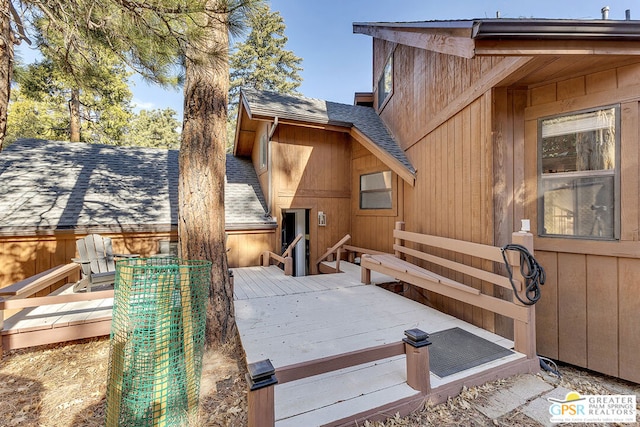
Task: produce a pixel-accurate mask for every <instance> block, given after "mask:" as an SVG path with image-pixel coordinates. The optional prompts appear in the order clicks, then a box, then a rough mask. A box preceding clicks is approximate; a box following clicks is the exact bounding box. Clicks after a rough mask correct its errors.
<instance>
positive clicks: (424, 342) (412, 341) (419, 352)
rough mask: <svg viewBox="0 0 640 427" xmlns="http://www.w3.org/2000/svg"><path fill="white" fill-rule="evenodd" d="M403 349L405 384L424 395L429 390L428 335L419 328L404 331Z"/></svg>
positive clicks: (429, 343)
mask: <svg viewBox="0 0 640 427" xmlns="http://www.w3.org/2000/svg"><path fill="white" fill-rule="evenodd" d="M404 334H405V336H406V337H405V338H403V339H402V341H404V351H405V354H406V355H407V384H409V387H411V388H413V389H414V390H418V391H419V392H421V393H422V394H424V395H426V394H429V393H430V392H431V378H430V373H429V346H430V345H431V342H430V341H429V340H428V338H429V335H428V334H427V333H426V332H424V331H422V330H420V329H409V330H406V331H404Z"/></svg>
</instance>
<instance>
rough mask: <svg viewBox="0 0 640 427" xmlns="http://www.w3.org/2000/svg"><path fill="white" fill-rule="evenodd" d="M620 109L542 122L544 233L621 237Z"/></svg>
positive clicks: (541, 221) (541, 209)
mask: <svg viewBox="0 0 640 427" xmlns="http://www.w3.org/2000/svg"><path fill="white" fill-rule="evenodd" d="M619 116H620V114H619V108H618V107H608V108H602V109H598V110H593V111H586V112H580V113H573V114H568V115H563V116H557V117H552V118H547V119H542V120H540V121H539V128H540V129H539V156H540V173H539V180H538V186H539V194H540V197H539V209H538V212H539V215H538V218H539V219H538V221H539V224H538V226H539V234H540V235H541V236H563V237H580V238H588V239H607V240H614V239H617V238H618V236H619V227H620V226H619V223H620V221H619V218H620V203H619V197H618V196H617V195H618V194H619V190H618V188H619V161H618V156H619V154H618V153H619V139H620V137H619V134H620V132H619V129H620V120H619Z"/></svg>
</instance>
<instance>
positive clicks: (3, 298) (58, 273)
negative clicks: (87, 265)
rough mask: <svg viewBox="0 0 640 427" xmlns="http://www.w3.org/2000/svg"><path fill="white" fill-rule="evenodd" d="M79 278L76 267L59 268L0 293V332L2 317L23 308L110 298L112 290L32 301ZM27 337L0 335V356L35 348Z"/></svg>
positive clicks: (2, 325)
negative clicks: (9, 351)
mask: <svg viewBox="0 0 640 427" xmlns="http://www.w3.org/2000/svg"><path fill="white" fill-rule="evenodd" d="M79 274H80V266H79V265H78V264H76V263H70V264H65V265H59V266H56V267H53V268H50V269H49V270H47V271H44V272H42V273H40V274H36V275H35V276H31V277H29V278H26V279H24V280H21V281H19V282H16V283H14V284H12V285H9V286H7V287H4V288H2V289H0V330H4V319H5V315H7V314H9V313H11V314H14V313H16V312H17V311H19V310H21V309H24V308H31V307H40V306H47V305H53V304H64V303H69V302H78V301H94V300H100V299H105V298H113V290H107V291H98V292H90V293H72V294H62V295H47V296H42V297H32V296H33V295H35V294H36V293H38V292H40V291H42V290H43V289H46V288H48V287H50V286H52V285H55V284H56V283H59V282H64V283H74V282H76V281H78V279H79ZM30 297H32V298H30ZM21 335H24V337H25V339H24V340H22V339H20V338H21V337H20V336H21ZM27 335H28V334H18V333H16V334H10V335H4V334H3V336H2V339H0V355H1V354H2V352H3V350H10V349H13V348H22V347H29V346H30V345H38V344H39V343H35V344H33V343H30V342H29V339H28V338H26V336H27ZM9 338H10V339H9ZM52 342H53V341H52Z"/></svg>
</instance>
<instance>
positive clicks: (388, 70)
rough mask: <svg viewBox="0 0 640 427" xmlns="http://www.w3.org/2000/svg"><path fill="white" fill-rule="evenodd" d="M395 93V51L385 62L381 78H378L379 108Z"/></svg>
mask: <svg viewBox="0 0 640 427" xmlns="http://www.w3.org/2000/svg"><path fill="white" fill-rule="evenodd" d="M392 93H393V53H392V54H391V55H389V59H387V62H386V63H385V64H384V68H383V69H382V74H381V75H380V79H378V110H380V109H381V108H382V107H383V106H384V104H385V103H386V102H387V100H388V99H389V98H390V97H391V94H392Z"/></svg>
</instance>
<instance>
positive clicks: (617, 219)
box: [536, 104, 622, 242]
mask: <svg viewBox="0 0 640 427" xmlns="http://www.w3.org/2000/svg"><path fill="white" fill-rule="evenodd" d="M611 108H613V109H614V110H615V128H616V134H615V168H614V170H613V173H611V172H608V171H606V170H594V171H575V172H559V173H553V174H547V175H551V176H553V177H556V178H563V177H565V178H570V177H584V178H587V177H595V176H608V175H613V187H614V189H613V206H614V216H613V237H599V236H575V235H567V234H546V233H544V188H545V186H544V185H543V183H542V182H543V175H544V174H543V169H542V122H543V121H544V120H548V119H553V118H558V117H567V116H572V115H578V114H584V113H591V112H595V111H599V110H607V109H611ZM621 116H622V109H621V105H620V104H609V105H602V106H597V107H591V108H585V109H581V110H575V111H567V112H562V113H559V114H553V115H549V116H544V117H538V119H537V122H538V123H537V132H538V134H537V138H536V145H537V146H536V153H537V161H538V164H537V177H536V182H537V193H538V194H537V201H536V207H537V227H538V230H537V235H538V237H540V238H552V239H571V240H595V241H607V242H617V241H620V236H621V223H622V210H621V178H620V176H621V166H622V165H621V153H620V152H621V149H620V145H621V139H622V138H621V136H622V126H621V123H622V120H621Z"/></svg>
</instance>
